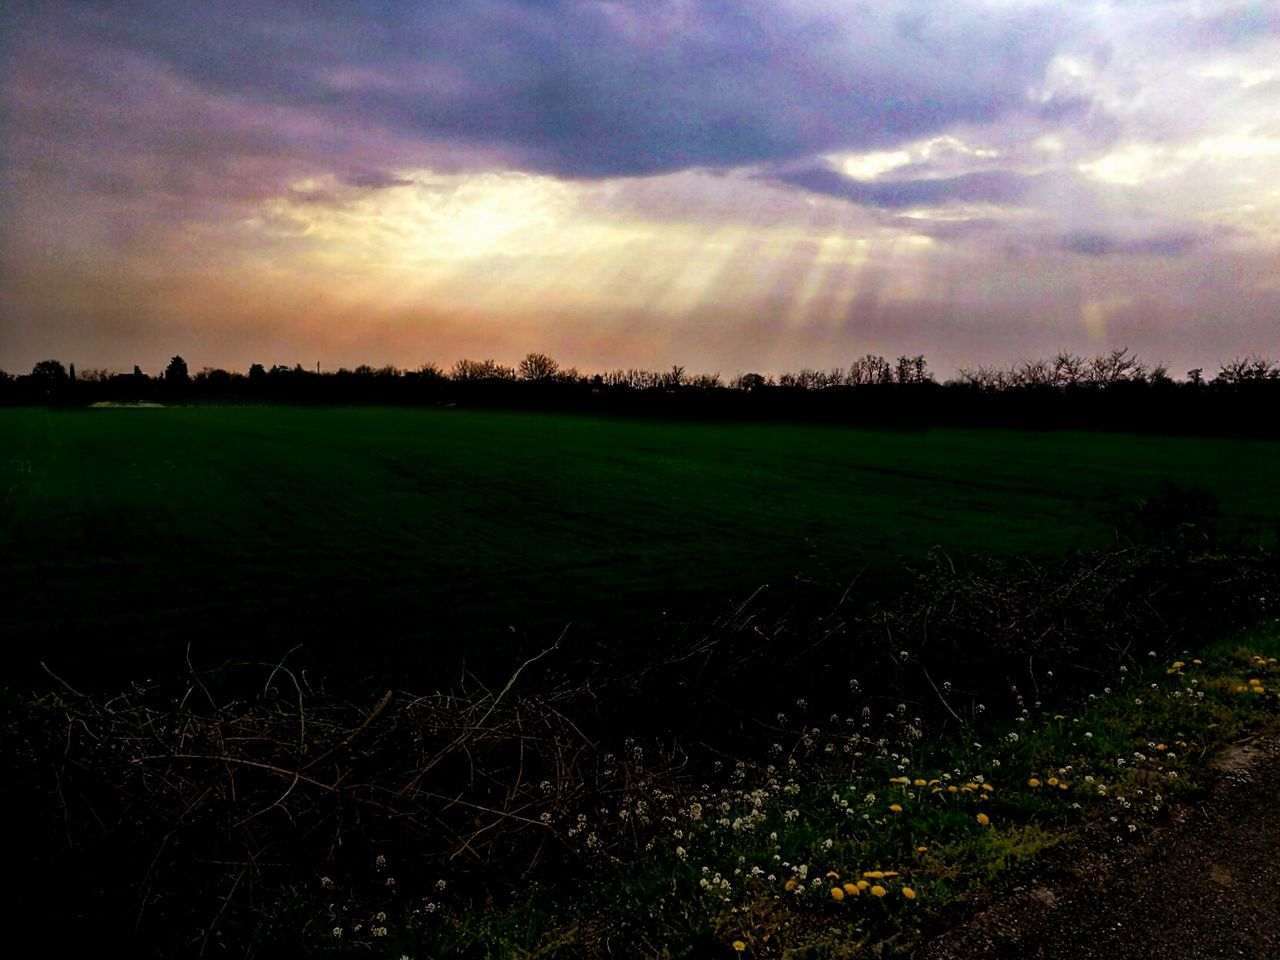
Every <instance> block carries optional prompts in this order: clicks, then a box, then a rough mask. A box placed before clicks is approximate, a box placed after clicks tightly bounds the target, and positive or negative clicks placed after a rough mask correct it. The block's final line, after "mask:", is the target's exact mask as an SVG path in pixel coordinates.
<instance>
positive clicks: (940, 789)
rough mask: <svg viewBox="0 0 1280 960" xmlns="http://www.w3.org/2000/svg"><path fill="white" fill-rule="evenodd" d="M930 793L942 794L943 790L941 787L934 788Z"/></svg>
mask: <svg viewBox="0 0 1280 960" xmlns="http://www.w3.org/2000/svg"><path fill="white" fill-rule="evenodd" d="M929 792H930V793H941V792H942V788H941V787H934V788H933V789H932V790H930V791H929Z"/></svg>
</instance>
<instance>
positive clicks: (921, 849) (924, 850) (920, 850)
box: [916, 847, 929, 853]
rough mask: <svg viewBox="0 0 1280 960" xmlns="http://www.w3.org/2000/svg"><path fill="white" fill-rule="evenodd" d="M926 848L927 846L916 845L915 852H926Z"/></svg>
mask: <svg viewBox="0 0 1280 960" xmlns="http://www.w3.org/2000/svg"><path fill="white" fill-rule="evenodd" d="M928 850H929V848H928V847H916V853H927V852H928Z"/></svg>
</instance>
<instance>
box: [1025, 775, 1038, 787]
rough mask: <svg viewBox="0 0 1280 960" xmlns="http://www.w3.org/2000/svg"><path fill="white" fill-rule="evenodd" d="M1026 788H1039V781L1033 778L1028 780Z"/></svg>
mask: <svg viewBox="0 0 1280 960" xmlns="http://www.w3.org/2000/svg"><path fill="white" fill-rule="evenodd" d="M1027 786H1028V787H1038V786H1040V781H1039V780H1037V779H1036V778H1035V777H1032V778H1031V779H1030V780H1028V781H1027Z"/></svg>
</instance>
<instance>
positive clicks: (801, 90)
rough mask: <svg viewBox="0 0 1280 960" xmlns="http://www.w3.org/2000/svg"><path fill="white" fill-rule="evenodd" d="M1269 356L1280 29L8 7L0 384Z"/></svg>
mask: <svg viewBox="0 0 1280 960" xmlns="http://www.w3.org/2000/svg"><path fill="white" fill-rule="evenodd" d="M1117 347H1129V348H1130V349H1132V350H1135V351H1136V352H1137V353H1138V354H1140V355H1141V356H1143V357H1145V358H1147V359H1148V360H1150V361H1153V362H1154V361H1162V362H1166V363H1168V364H1169V365H1170V367H1171V369H1172V370H1173V371H1174V372H1175V373H1180V372H1181V371H1182V370H1185V369H1187V368H1188V367H1191V366H1204V367H1206V368H1210V369H1213V368H1215V366H1216V364H1218V363H1221V362H1223V361H1226V360H1229V359H1231V358H1232V357H1234V356H1238V355H1245V354H1252V353H1257V354H1263V355H1271V356H1276V355H1280V2H1277V0H1219V2H1207V0H1057V2H1024V0H947V2H945V3H941V2H938V0H866V2H853V0H842V2H836V0H702V2H694V0H378V2H364V3H361V2H356V0H309V2H305V3H304V2H295V0H272V2H271V3H263V2H261V0H219V2H216V3H214V2H209V0H199V2H188V0H127V2H108V0H93V2H81V3H69V2H62V0H37V2H28V0H9V2H7V3H5V4H4V5H2V6H0V368H4V369H8V370H10V371H16V372H21V371H24V370H26V369H27V368H29V367H30V365H32V364H33V363H35V362H36V361H38V360H42V359H46V358H49V357H56V358H59V359H62V360H63V361H64V362H74V363H76V364H77V365H78V366H80V367H81V369H87V368H108V369H125V370H127V369H131V368H132V366H133V365H134V364H135V363H137V364H140V365H142V367H143V368H144V369H145V370H151V371H156V370H159V369H161V368H163V366H164V365H165V363H166V362H167V361H168V358H169V357H170V356H171V355H173V354H181V355H183V356H184V357H186V359H187V361H188V363H189V364H190V365H191V367H192V369H193V370H194V369H199V368H200V367H202V366H206V365H207V366H222V367H226V368H230V369H244V368H247V366H248V365H249V364H250V363H252V362H262V363H266V364H272V363H288V364H293V363H295V362H300V363H303V364H305V365H307V366H313V365H315V364H316V363H319V364H321V365H322V366H323V367H325V368H330V369H331V368H335V367H338V366H343V365H346V366H354V365H356V364H360V363H371V364H375V365H381V364H388V363H389V364H394V365H396V366H399V367H406V368H413V367H417V366H418V365H420V364H422V363H424V362H429V361H432V362H436V363H439V364H441V365H444V366H448V365H449V364H451V363H452V362H453V361H454V360H455V359H458V358H461V357H468V358H474V359H483V358H487V357H493V358H496V359H498V360H501V361H504V362H508V363H510V362H514V361H515V360H518V359H519V358H520V357H521V356H523V355H524V354H525V353H527V352H530V351H542V352H546V353H550V354H551V355H553V356H555V357H556V358H557V359H559V360H560V361H561V362H562V364H566V365H568V364H574V365H577V366H579V367H581V368H583V369H584V370H602V369H610V368H614V367H629V366H645V367H666V366H669V365H671V364H674V363H679V364H682V365H684V366H686V367H687V368H689V369H690V370H698V371H703V372H720V373H722V374H723V375H725V376H726V377H727V376H732V375H733V374H735V373H738V372H745V371H752V370H755V371H764V372H779V371H782V370H785V369H794V368H796V367H800V366H805V365H808V366H820V367H830V366H836V365H843V364H847V363H848V362H849V361H850V360H852V359H853V358H855V357H858V356H861V355H863V354H865V353H868V352H871V353H880V354H885V355H889V356H896V355H898V354H901V353H908V354H916V353H924V354H926V355H927V356H928V357H929V359H930V362H931V365H932V367H933V368H934V369H935V371H937V372H938V373H939V374H941V375H942V376H944V377H945V376H947V375H949V374H951V373H953V372H954V371H955V370H956V369H957V368H959V367H963V366H976V365H978V364H1010V363H1016V362H1018V361H1020V360H1024V359H1031V358H1034V357H1039V356H1046V355H1049V354H1052V353H1054V352H1056V351H1058V350H1063V349H1066V350H1071V351H1074V352H1077V353H1084V354H1092V353H1097V352H1101V351H1103V350H1107V349H1112V348H1117Z"/></svg>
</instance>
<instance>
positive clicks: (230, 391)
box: [0, 349, 1280, 436]
mask: <svg viewBox="0 0 1280 960" xmlns="http://www.w3.org/2000/svg"><path fill="white" fill-rule="evenodd" d="M95 403H99V404H101V403H160V404H171V403H281V404H292V403H297V404H410V405H412V404H423V405H441V406H457V405H461V406H474V407H503V408H516V409H519V408H531V409H571V410H572V409H576V410H583V411H587V412H610V413H632V414H638V415H653V416H688V417H705V418H751V419H759V418H764V419H768V418H779V419H818V420H835V421H842V422H853V423H868V424H876V423H885V424H895V425H907V426H912V425H915V426H928V425H1002V426H1015V427H1030V428H1049V427H1079V428H1091V429H1097V428H1102V429H1112V430H1140V431H1157V432H1164V431H1167V432H1194V433H1247V434H1254V435H1266V436H1275V435H1280V428H1278V427H1277V424H1276V422H1275V421H1276V417H1275V415H1274V411H1275V410H1276V409H1280V363H1277V362H1275V361H1273V360H1270V359H1267V358H1263V357H1258V356H1251V357H1244V358H1237V359H1233V360H1231V361H1229V362H1227V363H1224V364H1222V365H1221V366H1220V367H1219V369H1218V371H1217V372H1216V373H1215V374H1214V375H1212V376H1207V375H1206V374H1205V371H1204V368H1195V369H1192V370H1188V371H1187V372H1186V375H1185V377H1183V378H1181V379H1175V378H1174V377H1173V376H1171V375H1170V373H1169V371H1168V369H1167V367H1166V366H1165V365H1163V364H1155V365H1149V364H1147V363H1146V362H1144V361H1143V360H1141V359H1140V358H1139V357H1137V356H1136V355H1134V354H1133V353H1131V352H1130V351H1129V350H1128V349H1119V350H1112V351H1110V352H1108V353H1103V354H1098V355H1096V356H1093V357H1083V356H1079V355H1076V354H1072V353H1068V352H1060V353H1058V354H1056V355H1055V356H1053V357H1052V358H1049V359H1037V360H1029V361H1024V362H1022V363H1019V364H1015V365H1014V366H1011V367H987V366H979V367H977V368H973V369H961V370H960V371H959V372H958V374H957V375H956V376H955V377H953V378H951V379H948V380H946V381H939V380H938V379H937V378H936V377H935V376H934V374H933V373H932V372H931V371H930V370H929V365H928V362H927V360H926V359H925V357H924V356H922V355H915V356H905V355H904V356H899V357H897V358H896V359H894V360H890V359H888V358H886V357H883V356H878V355H876V354H866V355H865V356H862V357H859V358H858V359H856V360H854V361H853V362H852V363H850V364H849V365H848V366H847V367H846V366H839V367H831V368H827V369H818V368H810V367H802V368H800V369H799V370H795V371H788V372H785V373H782V374H779V375H777V376H773V375H768V374H762V373H754V372H749V373H740V374H737V375H736V376H734V377H732V378H729V379H725V378H723V377H722V376H721V375H720V374H719V373H691V372H689V371H687V370H686V369H685V368H684V367H682V366H673V367H671V368H669V369H667V370H649V369H642V368H636V367H631V368H626V369H623V368H617V369H613V370H608V371H604V372H600V373H584V372H582V371H580V370H578V369H577V368H576V367H562V366H561V365H560V364H559V363H558V362H557V361H556V360H555V359H554V358H552V357H550V356H548V355H547V354H545V353H530V354H528V355H527V356H525V358H524V359H523V360H521V361H520V362H519V363H518V364H516V365H515V366H508V365H506V364H503V363H499V362H498V361H496V360H492V359H487V360H470V359H463V360H458V361H457V362H456V363H454V364H453V366H452V367H450V368H448V369H446V368H443V367H441V366H439V365H437V364H435V363H425V364H423V365H422V366H420V367H418V368H417V369H413V370H406V369H400V368H398V367H394V366H383V367H371V366H368V365H361V366H358V367H355V368H353V369H347V368H345V367H344V368H341V369H338V370H335V371H321V370H319V369H316V370H311V369H307V368H305V367H303V366H302V365H301V364H297V365H295V366H292V367H290V366H285V365H275V366H272V367H266V366H264V365H262V364H260V363H255V364H252V365H251V366H250V367H249V369H248V371H247V372H246V373H240V372H237V371H228V370H223V369H220V368H212V367H205V368H203V369H201V370H199V371H198V372H196V373H194V374H192V373H191V372H190V368H189V367H188V365H187V362H186V361H185V360H184V359H183V358H182V357H180V356H175V357H173V359H172V360H170V362H169V364H168V366H167V367H166V368H165V369H164V371H163V372H162V373H160V374H159V375H157V376H149V375H148V374H146V373H144V372H143V371H142V370H141V369H140V368H139V367H137V366H135V367H134V368H133V371H132V372H131V373H109V372H107V371H105V370H89V371H83V372H81V373H79V374H77V372H76V369H75V365H74V364H72V365H70V367H69V368H68V367H65V366H63V364H62V363H61V362H60V361H57V360H43V361H41V362H40V363H37V364H36V365H35V366H34V367H33V368H32V370H31V372H30V373H29V374H24V375H19V376H13V375H10V374H7V373H5V372H4V371H0V405H7V406H17V405H48V406H87V405H91V404H95Z"/></svg>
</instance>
